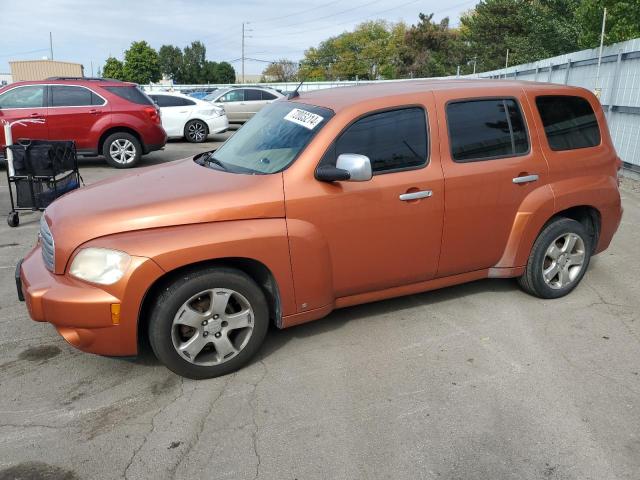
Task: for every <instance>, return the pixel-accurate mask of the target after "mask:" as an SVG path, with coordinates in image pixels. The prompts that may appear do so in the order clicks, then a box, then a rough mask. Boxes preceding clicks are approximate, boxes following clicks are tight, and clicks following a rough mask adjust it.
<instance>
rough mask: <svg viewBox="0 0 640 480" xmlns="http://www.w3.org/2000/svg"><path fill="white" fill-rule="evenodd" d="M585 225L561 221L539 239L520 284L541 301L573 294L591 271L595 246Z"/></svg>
mask: <svg viewBox="0 0 640 480" xmlns="http://www.w3.org/2000/svg"><path fill="white" fill-rule="evenodd" d="M590 239H591V237H590V236H589V234H588V232H587V230H586V229H585V227H584V225H582V224H581V223H580V222H577V221H575V220H572V219H569V218H558V219H557V220H554V221H553V222H551V223H549V224H548V225H547V226H546V227H545V228H544V229H543V230H542V232H540V235H538V238H537V239H536V241H535V243H534V244H533V249H532V250H531V255H530V256H529V261H528V263H527V266H526V268H525V272H524V275H522V276H521V277H520V278H519V279H518V282H519V283H520V286H521V287H522V289H523V290H524V291H526V292H527V293H530V294H531V295H535V296H536V297H540V298H559V297H563V296H565V295H567V294H568V293H569V292H571V291H572V290H573V289H574V288H575V287H576V286H577V285H578V283H580V280H582V277H583V276H584V274H585V273H586V271H587V268H588V267H589V260H590V259H591V252H592V245H591V240H590Z"/></svg>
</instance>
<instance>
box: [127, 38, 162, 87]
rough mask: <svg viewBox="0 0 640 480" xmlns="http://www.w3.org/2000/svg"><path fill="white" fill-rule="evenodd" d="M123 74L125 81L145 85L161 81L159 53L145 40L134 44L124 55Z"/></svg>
mask: <svg viewBox="0 0 640 480" xmlns="http://www.w3.org/2000/svg"><path fill="white" fill-rule="evenodd" d="M122 70H123V73H124V77H125V80H128V81H130V82H135V83H140V84H145V83H151V82H157V81H158V80H160V66H159V64H158V52H156V51H155V50H154V49H153V48H151V47H150V46H149V44H148V43H147V42H145V41H144V40H143V41H141V42H133V43H132V44H131V47H129V50H127V51H126V52H125V53H124V67H123V69H122Z"/></svg>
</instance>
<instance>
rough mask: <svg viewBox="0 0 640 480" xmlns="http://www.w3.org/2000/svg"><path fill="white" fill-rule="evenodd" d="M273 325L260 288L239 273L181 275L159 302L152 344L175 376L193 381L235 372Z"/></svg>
mask: <svg viewBox="0 0 640 480" xmlns="http://www.w3.org/2000/svg"><path fill="white" fill-rule="evenodd" d="M268 325H269V309H268V306H267V302H266V299H265V297H264V294H263V292H262V290H260V287H258V285H256V283H255V282H254V281H253V280H252V279H251V278H250V277H248V276H247V275H246V274H244V273H243V272H241V271H239V270H235V269H230V268H208V269H203V270H198V271H194V272H192V273H189V274H185V275H181V276H180V277H179V278H178V279H176V280H175V281H174V282H173V283H171V284H170V285H169V286H168V287H167V288H165V289H163V290H162V293H161V294H160V296H159V297H158V298H157V299H156V302H155V305H154V307H153V310H152V313H151V321H150V323H149V341H150V343H151V347H152V348H153V351H154V353H155V354H156V356H157V357H158V359H159V360H160V361H161V362H162V363H164V365H166V366H167V367H168V368H169V369H170V370H172V371H173V372H175V373H177V374H179V375H182V376H184V377H188V378H193V379H202V378H212V377H217V376H220V375H226V374H227V373H231V372H233V371H235V370H237V369H239V368H240V367H242V366H243V365H245V364H246V363H247V362H248V361H249V360H250V359H251V357H252V356H253V355H254V354H255V353H256V352H257V351H258V349H259V348H260V345H262V342H263V340H264V337H265V335H266V333H267V328H268Z"/></svg>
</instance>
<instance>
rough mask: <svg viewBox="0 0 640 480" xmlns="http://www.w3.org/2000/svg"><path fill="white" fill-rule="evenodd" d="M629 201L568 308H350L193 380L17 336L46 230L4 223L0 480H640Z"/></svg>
mask: <svg viewBox="0 0 640 480" xmlns="http://www.w3.org/2000/svg"><path fill="white" fill-rule="evenodd" d="M213 144H214V143H213V142H209V143H207V144H205V145H204V146H203V145H199V146H198V145H189V144H184V143H177V142H172V143H170V144H169V145H168V147H167V149H166V150H165V151H164V152H156V153H154V154H152V155H150V156H149V157H147V158H146V160H145V164H153V163H158V162H162V161H167V160H169V159H174V158H181V157H183V156H187V155H189V154H193V153H195V152H197V151H200V150H206V149H210V148H212V145H213ZM81 171H82V174H83V177H84V178H85V181H86V182H87V183H91V182H94V181H96V180H97V179H100V178H104V177H107V176H111V175H118V174H120V173H121V172H118V171H115V170H112V169H109V168H107V167H106V166H105V165H104V164H103V163H102V161H101V160H98V159H88V160H83V161H81ZM622 193H623V202H624V206H625V215H624V217H623V220H622V225H621V227H620V230H619V232H618V235H617V236H616V237H615V238H614V241H613V244H612V246H611V248H610V249H609V250H607V251H606V252H604V253H603V254H601V255H599V256H597V257H595V258H594V259H593V261H592V264H591V267H590V269H589V272H588V273H587V275H586V277H585V279H584V281H583V282H582V284H581V285H580V286H579V287H578V289H577V290H576V291H575V292H574V293H572V294H571V295H570V296H568V297H566V298H564V299H560V300H555V301H544V300H539V299H535V298H532V297H529V296H527V295H526V294H524V293H522V292H521V291H520V290H519V289H518V288H517V286H516V284H515V282H513V281H509V280H487V281H480V282H474V283H471V284H467V285H461V286H457V287H453V288H448V289H444V290H439V291H435V292H428V293H424V294H420V295H412V296H409V297H404V298H399V299H394V300H389V301H385V302H379V303H375V304H369V305H363V306H358V307H353V308H348V309H344V310H341V311H337V312H334V313H333V314H332V315H330V316H329V317H328V318H326V319H324V320H319V321H317V322H314V323H311V324H307V325H302V326H299V327H294V328H292V329H289V330H284V331H278V330H275V329H272V330H271V331H270V332H269V334H268V336H267V340H266V343H265V345H264V346H263V348H262V350H261V351H260V353H259V354H258V357H257V358H256V359H255V360H254V361H253V362H252V363H251V364H250V365H249V366H247V367H246V368H244V369H243V370H241V371H239V372H237V373H235V374H232V375H228V376H226V377H223V378H218V379H213V380H207V381H199V382H197V381H192V380H186V379H182V378H180V377H178V376H176V375H174V374H173V373H171V372H169V371H168V370H166V369H165V368H164V367H162V366H161V365H159V364H158V363H157V361H155V359H154V358H153V357H152V356H150V355H149V354H145V355H143V356H141V357H140V358H138V359H135V360H131V359H129V360H124V359H117V358H105V357H99V356H95V355H89V354H85V353H82V352H79V351H76V350H75V349H73V348H72V347H70V346H68V345H67V344H66V343H65V342H64V341H63V340H62V338H61V337H59V336H58V335H57V333H56V332H55V331H54V329H53V328H52V327H51V326H50V325H47V324H40V323H36V322H32V321H30V320H29V318H28V316H27V313H26V308H25V307H24V304H22V303H20V302H18V301H17V298H16V294H15V286H14V282H13V269H14V265H15V264H16V262H17V261H18V259H19V258H21V257H22V256H24V255H25V253H26V252H27V251H28V249H29V248H30V247H31V245H32V244H33V242H34V240H35V236H36V232H37V226H38V218H39V214H29V215H25V216H24V217H23V218H22V225H21V226H20V227H19V228H16V229H10V228H8V227H7V225H6V223H5V222H4V220H3V221H2V223H1V224H0V326H2V331H3V332H4V335H2V338H0V367H1V368H0V480H4V479H8V478H11V479H13V478H32V479H36V478H47V479H53V480H58V479H120V478H126V479H130V480H133V479H147V478H153V479H173V478H176V479H187V478H188V479H194V478H206V479H212V478H215V479H227V478H228V479H241V480H243V479H248V480H252V479H291V480H293V479H300V480H303V479H305V480H306V479H328V478H330V479H361V478H367V479H373V478H376V479H378V478H380V479H382V478H393V479H398V478H410V479H418V478H419V479H440V478H441V479H454V478H460V479H465V480H467V479H478V480H480V479H482V480H486V479H519V480H520V479H540V478H549V479H580V480H584V479H594V480H595V479H597V480H605V479H637V478H638V472H640V313H639V312H640V285H639V282H638V280H639V279H640V275H639V274H640V250H639V248H638V238H640V183H637V182H633V181H630V180H625V182H624V185H623V189H622ZM7 205H8V195H7V188H6V178H5V177H4V172H0V213H3V214H4V213H6V211H7V210H8V207H7Z"/></svg>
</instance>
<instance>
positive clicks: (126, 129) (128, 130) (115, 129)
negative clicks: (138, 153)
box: [98, 126, 146, 154]
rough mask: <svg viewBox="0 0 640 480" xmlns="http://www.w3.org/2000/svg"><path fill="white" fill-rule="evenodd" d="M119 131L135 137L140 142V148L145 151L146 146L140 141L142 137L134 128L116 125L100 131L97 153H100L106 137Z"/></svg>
mask: <svg viewBox="0 0 640 480" xmlns="http://www.w3.org/2000/svg"><path fill="white" fill-rule="evenodd" d="M120 132H125V133H128V134H130V135H133V136H134V137H136V139H137V140H138V142H140V145H141V146H142V150H143V151H145V149H146V147H145V145H144V142H143V141H142V137H141V136H140V134H139V133H138V132H137V131H136V130H134V129H133V128H130V127H125V126H117V127H110V128H108V129H107V130H105V131H104V132H102V135H100V140H98V154H102V148H103V147H104V142H105V141H106V140H107V137H108V136H109V135H112V134H114V133H120Z"/></svg>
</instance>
